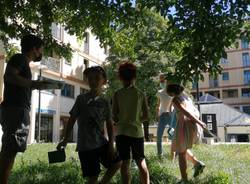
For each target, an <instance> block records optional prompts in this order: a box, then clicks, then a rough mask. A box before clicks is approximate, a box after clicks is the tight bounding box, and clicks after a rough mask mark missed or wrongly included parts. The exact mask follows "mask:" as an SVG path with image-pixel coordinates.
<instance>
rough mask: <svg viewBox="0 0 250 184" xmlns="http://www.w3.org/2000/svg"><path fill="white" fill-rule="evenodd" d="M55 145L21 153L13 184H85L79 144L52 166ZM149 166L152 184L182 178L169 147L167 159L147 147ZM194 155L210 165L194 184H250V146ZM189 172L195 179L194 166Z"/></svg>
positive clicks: (206, 148)
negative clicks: (50, 155) (170, 154)
mask: <svg viewBox="0 0 250 184" xmlns="http://www.w3.org/2000/svg"><path fill="white" fill-rule="evenodd" d="M55 147H56V145H55V144H34V145H31V146H29V147H28V149H27V151H26V152H25V154H18V156H17V159H16V163H15V165H14V168H13V172H12V175H11V178H10V184H83V183H84V180H83V179H82V176H81V171H80V164H79V161H78V157H77V153H76V152H75V151H74V150H75V144H73V145H68V147H67V150H66V151H67V161H66V162H64V163H59V164H52V165H49V164H48V161H47V152H48V151H52V150H54V149H55ZM145 150H146V156H147V164H148V167H149V172H150V178H151V183H152V184H168V183H169V184H174V183H176V182H177V181H178V180H179V178H180V174H179V169H178V162H177V160H176V161H175V162H171V161H170V160H169V159H168V158H169V146H165V148H164V150H165V152H166V155H165V157H166V158H163V159H158V157H157V156H156V155H155V153H156V146H155V145H146V147H145ZM193 152H194V154H195V155H196V156H197V157H198V158H199V159H200V160H203V161H204V162H205V163H206V168H205V170H204V173H203V174H202V175H201V176H199V177H198V178H197V179H192V180H191V183H192V184H227V183H230V184H231V183H232V184H249V183H250V145H212V146H211V145H198V146H196V147H194V148H193ZM188 168H189V169H188V173H189V176H190V178H192V177H191V176H192V166H191V165H190V164H189V167H188ZM131 172H132V184H139V180H138V173H137V168H136V167H135V166H133V167H132V168H131ZM112 183H113V184H116V183H117V184H120V183H121V182H120V175H119V173H117V174H116V176H115V177H114V178H113V181H112Z"/></svg>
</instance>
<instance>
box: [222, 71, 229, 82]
mask: <svg viewBox="0 0 250 184" xmlns="http://www.w3.org/2000/svg"><path fill="white" fill-rule="evenodd" d="M222 80H229V73H228V72H224V73H222Z"/></svg>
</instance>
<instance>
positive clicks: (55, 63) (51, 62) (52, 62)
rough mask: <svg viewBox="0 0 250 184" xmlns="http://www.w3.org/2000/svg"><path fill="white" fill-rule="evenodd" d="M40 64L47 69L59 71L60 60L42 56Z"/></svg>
mask: <svg viewBox="0 0 250 184" xmlns="http://www.w3.org/2000/svg"><path fill="white" fill-rule="evenodd" d="M41 64H42V65H46V66H47V68H48V70H52V71H54V72H60V60H59V59H55V58H53V57H48V58H44V59H42V61H41Z"/></svg>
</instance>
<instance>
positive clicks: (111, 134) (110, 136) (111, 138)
mask: <svg viewBox="0 0 250 184" xmlns="http://www.w3.org/2000/svg"><path fill="white" fill-rule="evenodd" d="M106 124H107V133H108V139H109V143H110V144H112V145H113V143H114V132H113V130H114V127H113V121H112V120H111V119H110V120H107V121H106Z"/></svg>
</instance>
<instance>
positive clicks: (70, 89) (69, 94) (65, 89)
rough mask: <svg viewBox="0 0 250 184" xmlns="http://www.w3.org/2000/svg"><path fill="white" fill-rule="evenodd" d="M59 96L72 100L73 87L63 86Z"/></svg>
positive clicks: (73, 94)
mask: <svg viewBox="0 0 250 184" xmlns="http://www.w3.org/2000/svg"><path fill="white" fill-rule="evenodd" d="M61 95H62V96H65V97H69V98H74V97H75V86H73V85H70V84H65V85H64V87H63V89H62V91H61Z"/></svg>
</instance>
